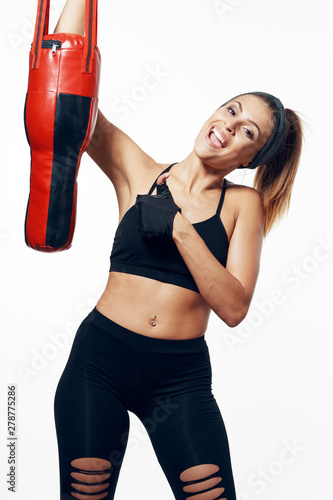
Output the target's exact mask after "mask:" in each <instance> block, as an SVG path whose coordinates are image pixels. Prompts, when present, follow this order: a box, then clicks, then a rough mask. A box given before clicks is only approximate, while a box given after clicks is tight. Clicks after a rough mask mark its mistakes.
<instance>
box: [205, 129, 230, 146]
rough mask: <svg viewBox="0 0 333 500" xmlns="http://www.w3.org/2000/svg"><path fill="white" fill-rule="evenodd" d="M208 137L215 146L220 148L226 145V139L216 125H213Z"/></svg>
mask: <svg viewBox="0 0 333 500" xmlns="http://www.w3.org/2000/svg"><path fill="white" fill-rule="evenodd" d="M208 138H209V140H210V142H211V143H212V144H213V145H214V146H215V147H218V148H225V147H226V141H225V139H224V138H223V137H222V135H221V134H220V132H219V131H218V130H217V128H216V127H213V128H212V130H211V131H210V132H209V134H208Z"/></svg>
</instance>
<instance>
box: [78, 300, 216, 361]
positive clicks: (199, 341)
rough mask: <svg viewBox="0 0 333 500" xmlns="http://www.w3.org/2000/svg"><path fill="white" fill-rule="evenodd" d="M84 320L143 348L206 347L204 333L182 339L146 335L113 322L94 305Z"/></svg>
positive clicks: (170, 350) (193, 349) (169, 350)
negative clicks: (199, 335)
mask: <svg viewBox="0 0 333 500" xmlns="http://www.w3.org/2000/svg"><path fill="white" fill-rule="evenodd" d="M86 320H88V321H93V322H94V323H95V324H97V325H98V326H99V327H100V328H102V329H103V330H104V331H105V332H106V333H108V334H109V335H111V336H113V337H116V338H117V339H118V340H120V341H122V342H126V343H127V344H130V345H132V346H134V347H137V348H139V349H143V350H148V351H155V352H162V353H163V352H164V353H177V352H178V353H189V352H199V351H202V350H205V349H207V343H206V340H205V337H204V335H202V336H201V337H197V338H193V339H184V340H175V339H159V338H156V337H147V336H146V335H142V334H140V333H136V332H133V331H132V330H128V329H127V328H125V327H124V326H121V325H118V323H115V322H114V321H112V320H111V319H109V318H107V317H106V316H104V314H102V313H100V312H99V311H98V310H97V309H96V307H94V309H93V310H92V311H91V312H90V313H89V314H88V316H87V318H86Z"/></svg>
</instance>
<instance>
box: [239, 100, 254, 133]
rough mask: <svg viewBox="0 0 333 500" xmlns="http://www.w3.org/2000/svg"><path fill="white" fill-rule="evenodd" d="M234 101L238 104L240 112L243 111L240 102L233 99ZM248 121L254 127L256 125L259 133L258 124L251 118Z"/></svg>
mask: <svg viewBox="0 0 333 500" xmlns="http://www.w3.org/2000/svg"><path fill="white" fill-rule="evenodd" d="M234 102H237V104H238V106H239V109H240V110H241V112H243V106H242V104H241V103H240V102H239V101H234ZM249 122H250V123H252V125H254V126H255V127H257V129H258V132H259V135H260V128H259V127H258V125H257V124H256V122H254V121H253V120H249Z"/></svg>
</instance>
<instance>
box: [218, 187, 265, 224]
mask: <svg viewBox="0 0 333 500" xmlns="http://www.w3.org/2000/svg"><path fill="white" fill-rule="evenodd" d="M226 191H227V193H228V205H229V207H230V209H231V210H232V212H233V216H234V223H235V226H234V228H235V229H236V228H237V227H238V229H240V228H241V227H244V226H247V230H249V229H251V228H252V229H253V230H254V231H256V232H257V231H258V232H260V233H261V232H262V229H263V224H264V206H263V202H262V198H261V196H260V193H259V192H258V191H257V190H256V189H254V188H253V187H250V186H244V185H241V184H235V183H233V182H231V181H228V180H227V184H226Z"/></svg>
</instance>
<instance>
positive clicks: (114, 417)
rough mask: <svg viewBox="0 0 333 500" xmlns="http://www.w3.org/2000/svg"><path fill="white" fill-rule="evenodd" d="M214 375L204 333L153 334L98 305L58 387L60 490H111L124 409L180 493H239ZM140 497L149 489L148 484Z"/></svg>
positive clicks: (88, 499) (111, 494)
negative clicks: (138, 425)
mask: <svg viewBox="0 0 333 500" xmlns="http://www.w3.org/2000/svg"><path fill="white" fill-rule="evenodd" d="M211 379H212V376H211V365H210V358H209V352H208V347H207V344H206V341H205V339H204V337H203V336H202V337H199V338H195V339H186V340H167V339H158V338H152V337H147V336H144V335H140V334H137V333H134V332H132V331H130V330H127V329H126V328H124V327H122V326H120V325H118V324H116V323H114V322H113V321H111V320H110V319H108V318H107V317H106V316H104V315H103V314H101V313H100V312H99V311H97V309H96V308H94V309H93V310H92V311H91V312H90V313H89V314H88V316H87V317H86V318H85V319H84V320H83V322H82V323H81V325H80V327H79V329H78V331H77V333H76V336H75V338H74V342H73V345H72V349H71V352H70V356H69V359H68V361H67V364H66V367H65V369H64V371H63V374H62V376H61V378H60V380H59V383H58V386H57V390H56V393H55V401H54V412H55V423H56V432H57V440H58V449H59V469H60V498H61V500H73V499H74V498H78V499H80V500H100V499H103V498H104V499H106V500H111V499H113V498H115V490H116V485H117V480H118V476H119V472H120V468H121V464H122V461H123V457H124V453H125V449H126V445H127V438H128V435H129V416H128V411H131V412H133V413H134V414H135V415H136V416H137V417H138V418H139V419H140V420H141V422H142V424H143V425H144V427H145V428H146V431H147V433H148V435H149V438H150V440H151V442H152V445H153V448H154V450H155V453H156V456H157V459H158V461H159V463H160V465H161V467H162V469H163V471H164V474H165V476H166V478H167V480H168V482H169V484H170V487H171V490H172V492H173V495H174V498H175V499H176V500H186V499H191V500H213V499H221V500H222V499H225V500H236V494H235V487H234V481H233V475H232V468H231V461H230V453H229V445H228V438H227V434H226V430H225V427H224V423H223V420H222V416H221V413H220V411H219V408H218V406H217V403H216V401H215V398H214V396H213V394H212V392H211ZM138 466H140V464H138ZM136 498H140V499H141V498H142V499H146V496H145V492H144V491H142V492H138V494H137V496H136ZM170 498H172V496H171V492H170Z"/></svg>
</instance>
